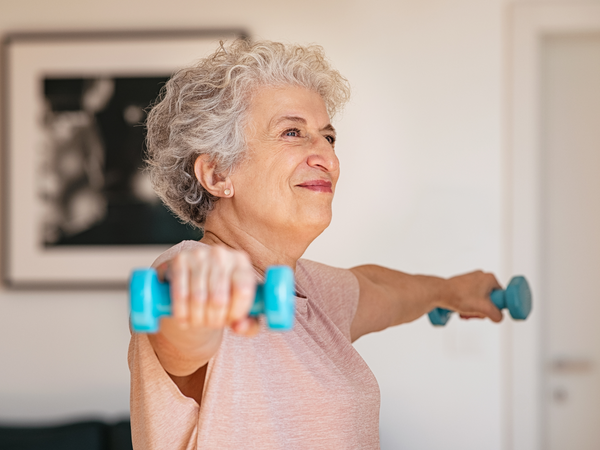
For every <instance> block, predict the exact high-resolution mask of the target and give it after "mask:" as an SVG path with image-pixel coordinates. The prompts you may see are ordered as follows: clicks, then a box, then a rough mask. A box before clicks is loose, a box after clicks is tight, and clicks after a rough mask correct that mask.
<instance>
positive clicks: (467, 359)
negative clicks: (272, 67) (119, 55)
mask: <svg viewBox="0 0 600 450" xmlns="http://www.w3.org/2000/svg"><path fill="white" fill-rule="evenodd" d="M505 12H506V5H505V2H504V1H503V0H451V1H448V0H371V1H366V0H365V1H358V0H355V1H340V0H330V1H325V2H323V1H315V0H305V1H303V2H294V3H288V2H282V1H266V0H263V1H255V2H247V1H243V0H227V1H219V2H208V1H202V0H170V1H168V2H156V1H123V0H119V1H116V0H105V1H102V2H82V1H75V0H60V1H58V0H55V1H52V2H48V1H42V0H35V1H34V0H21V1H19V2H17V1H9V0H0V33H6V32H9V31H23V30H36V31H37V30H61V31H64V30H82V29H83V30H88V29H96V30H97V29H102V30H106V29H108V30H112V29H115V30H121V29H152V28H179V27H186V28H190V27H213V28H214V27H221V26H223V27H238V26H242V27H244V28H246V29H248V30H249V31H250V33H251V35H252V37H254V38H268V39H273V40H283V41H294V42H304V43H308V42H316V43H319V44H321V45H323V46H324V47H325V49H326V50H327V53H328V55H329V57H330V58H331V59H332V60H333V62H334V64H335V65H336V66H337V67H338V68H339V69H340V70H341V71H342V72H343V73H344V74H345V75H346V76H347V77H348V79H349V80H350V82H351V83H352V86H353V91H354V97H353V100H352V102H351V103H350V105H349V106H348V108H347V110H346V112H345V113H344V114H343V115H342V116H341V117H339V118H338V119H337V121H336V122H335V124H336V127H337V128H338V129H339V135H340V138H339V141H338V142H339V145H338V154H339V156H340V158H341V162H342V178H341V181H340V186H339V189H338V193H337V198H336V202H335V218H334V222H333V224H332V225H331V227H330V229H329V230H328V231H326V232H325V233H324V234H323V235H322V236H321V237H320V238H319V239H318V240H317V241H316V242H315V244H314V245H313V246H312V247H311V248H310V249H309V251H308V252H307V255H306V256H307V257H310V258H313V259H316V260H320V261H322V262H326V263H330V264H334V265H339V266H343V267H348V266H351V265H355V264H360V263H367V262H369V263H379V264H384V265H388V266H391V267H394V268H397V269H400V270H404V271H408V272H420V273H434V274H439V275H442V276H448V275H451V274H456V273H460V272H464V271H467V270H471V269H474V268H483V269H486V270H492V271H495V272H498V271H499V270H501V267H502V258H503V254H502V245H503V232H502V198H503V196H502V194H503V191H502V189H503V170H502V164H503V131H502V130H503V116H502V111H503V106H502V101H503V97H502V95H503V63H504V61H503V58H504V53H503V52H504V39H505V36H504V31H505V30H504V28H503V27H504V25H505V24H504V19H505ZM500 275H501V281H502V282H505V281H507V280H506V278H508V275H509V274H500ZM126 301H127V300H126V295H125V293H124V292H87V291H82V292H56V291H55V292H31V291H21V292H10V291H7V290H3V291H0V421H18V420H26V421H38V420H44V421H47V420H53V421H55V420H62V419H64V418H72V417H75V416H79V415H82V414H84V415H88V416H90V415H100V416H103V417H108V418H116V417H119V416H120V415H122V414H126V413H127V411H128V370H127V366H126V350H127V343H128V331H127V306H126ZM501 343H502V327H498V326H494V325H492V324H490V323H488V322H468V323H465V322H461V323H459V322H458V321H457V320H456V319H453V320H452V321H451V323H450V324H449V326H448V327H447V328H446V329H443V330H438V329H433V328H432V327H431V326H430V325H429V324H428V322H427V320H425V319H424V318H423V319H421V320H419V321H417V322H416V323H413V324H410V325H407V326H403V327H400V328H397V329H394V330H388V331H385V332H382V333H378V334H376V335H372V336H368V337H365V338H363V339H361V340H360V341H359V342H358V343H357V345H356V347H357V349H358V350H359V351H360V352H361V354H363V355H364V357H365V359H366V360H367V362H368V363H369V364H370V365H371V367H372V369H373V371H374V373H375V374H376V376H377V378H378V380H379V383H380V386H381V391H382V410H381V436H382V448H384V449H396V448H407V449H411V450H415V449H433V448H446V449H460V450H468V449H473V450H481V449H486V450H495V449H500V448H501V439H502V437H503V434H504V433H505V430H504V428H503V425H502V424H503V403H502V396H503V389H504V387H503V386H504V384H503V378H502V374H503V373H504V372H503V371H504V369H505V366H504V359H503V354H502V346H501Z"/></svg>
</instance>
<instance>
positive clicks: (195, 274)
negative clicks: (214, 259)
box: [190, 249, 209, 327]
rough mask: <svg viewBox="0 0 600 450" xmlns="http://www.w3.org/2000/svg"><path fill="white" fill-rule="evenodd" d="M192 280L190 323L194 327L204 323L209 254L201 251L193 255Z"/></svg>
mask: <svg viewBox="0 0 600 450" xmlns="http://www.w3.org/2000/svg"><path fill="white" fill-rule="evenodd" d="M192 258H193V263H192V270H191V279H190V323H191V325H192V326H194V327H198V326H201V325H202V324H203V323H204V318H205V315H206V302H207V300H208V273H209V271H208V267H209V262H208V252H206V251H205V250H204V249H199V250H198V251H196V252H194V253H193V254H192Z"/></svg>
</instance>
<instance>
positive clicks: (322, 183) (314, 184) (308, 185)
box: [298, 180, 333, 194]
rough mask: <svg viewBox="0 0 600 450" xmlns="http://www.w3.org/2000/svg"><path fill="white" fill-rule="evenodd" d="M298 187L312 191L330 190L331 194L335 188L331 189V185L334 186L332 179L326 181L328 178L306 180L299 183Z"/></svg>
mask: <svg viewBox="0 0 600 450" xmlns="http://www.w3.org/2000/svg"><path fill="white" fill-rule="evenodd" d="M298 187H301V188H305V189H310V190H311V191H314V192H328V193H330V194H331V193H333V190H332V189H331V187H332V184H331V181H326V180H310V181H305V182H304V183H302V184H299V185H298Z"/></svg>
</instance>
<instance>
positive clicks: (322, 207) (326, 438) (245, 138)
mask: <svg viewBox="0 0 600 450" xmlns="http://www.w3.org/2000/svg"><path fill="white" fill-rule="evenodd" d="M348 97H349V88H348V84H347V81H346V80H345V79H344V78H343V77H342V76H341V75H340V74H339V72H337V71H336V70H334V69H333V68H331V67H330V65H329V63H328V62H327V60H326V59H325V57H324V55H323V52H322V49H321V48H320V47H318V46H309V47H302V46H295V45H283V44H279V43H273V42H258V43H254V44H251V43H248V42H246V41H242V40H240V41H236V42H234V43H232V44H231V45H229V46H227V47H223V46H221V47H220V48H219V50H218V51H217V52H216V53H214V54H213V55H211V56H209V57H207V58H205V59H203V60H201V61H200V62H198V63H197V64H196V65H194V66H193V67H190V68H187V69H184V70H181V71H180V72H178V73H177V74H175V75H174V76H173V78H172V79H171V80H170V81H169V82H168V83H167V85H166V87H165V89H164V93H163V98H162V100H161V101H160V103H158V104H157V105H156V106H155V107H154V108H153V109H152V111H151V113H150V115H149V117H148V151H149V163H150V171H151V176H152V179H153V183H154V186H155V189H156V191H157V192H158V193H159V195H160V196H161V198H162V199H163V201H164V202H165V203H166V204H167V205H168V206H169V207H170V208H171V209H172V210H173V211H174V212H175V213H176V214H177V215H178V216H179V217H180V218H181V219H182V220H184V221H186V222H188V223H190V224H193V225H195V226H197V227H200V228H202V229H203V231H204V237H203V238H202V240H201V241H200V242H192V241H186V242H182V243H180V244H178V245H176V246H175V247H173V248H171V249H170V250H168V251H167V252H166V253H164V254H163V255H161V256H160V257H159V258H158V260H157V261H156V262H155V264H154V265H155V267H157V270H158V272H159V275H160V276H161V277H164V278H165V279H167V280H169V281H170V285H171V295H172V302H173V316H172V317H170V318H164V319H163V320H162V322H161V326H160V331H159V332H158V333H157V334H154V335H142V334H134V335H133V336H132V339H131V344H130V349H129V365H130V369H131V378H132V386H131V389H132V390H131V420H132V430H133V443H134V447H135V448H136V449H146V450H148V449H169V450H173V449H197V448H198V449H199V448H202V449H221V450H223V449H248V448H257V449H258V448H259V449H263V450H265V449H376V448H379V430H378V426H379V388H378V385H377V381H376V380H375V377H374V376H373V374H372V373H371V371H370V370H369V368H368V366H367V365H366V364H365V362H364V361H363V359H362V358H361V357H360V355H359V354H358V353H357V352H356V350H355V349H354V348H353V346H352V342H353V341H355V340H356V339H358V338H360V337H361V336H363V335H365V334H367V333H371V332H374V331H380V330H383V329H385V328H387V327H390V326H394V325H399V324H401V323H406V322H410V321H412V320H415V319H417V318H418V317H420V316H422V315H423V314H424V313H427V312H428V311H430V310H431V309H433V308H434V307H443V308H448V309H452V310H455V311H459V313H461V314H462V315H463V316H477V317H489V318H490V319H492V320H493V321H496V322H497V321H500V320H501V318H502V315H501V313H500V311H499V310H498V309H496V307H495V306H494V305H493V304H492V303H491V301H490V300H489V294H490V292H491V290H492V289H494V288H498V287H499V285H498V283H497V281H496V279H495V277H494V276H493V275H491V274H485V273H482V272H473V273H471V274H466V275H462V276H458V277H454V278H450V279H441V278H437V277H429V276H412V275H407V274H404V273H401V272H398V271H395V270H391V269H386V268H383V267H379V266H374V265H365V266H359V267H353V268H351V269H339V268H334V267H329V266H326V265H323V264H319V263H316V262H312V261H308V260H304V259H300V258H301V256H302V254H303V253H304V252H305V250H306V248H307V247H308V246H309V245H310V243H311V242H312V241H313V240H314V239H315V238H316V237H317V236H318V235H319V234H321V233H322V232H323V230H324V229H325V228H326V227H327V226H328V225H329V223H330V221H331V214H332V213H331V204H332V200H333V196H334V193H335V189H336V184H337V181H338V178H339V175H340V165H339V160H338V156H337V154H336V152H335V142H336V131H335V128H334V127H333V126H332V125H331V121H330V119H331V118H332V117H333V116H334V114H335V113H336V112H337V111H339V109H340V108H341V107H342V105H343V104H344V103H345V102H346V101H347V100H348ZM359 182H362V183H365V184H366V183H368V181H366V180H362V181H359ZM362 239H368V232H366V233H365V235H364V236H363V237H362ZM274 264H285V265H288V266H290V267H292V268H293V269H294V272H295V277H296V294H297V298H296V306H297V308H296V322H295V326H294V328H293V330H292V331H290V332H288V333H274V332H269V331H268V330H266V329H265V325H264V323H263V322H262V321H259V320H257V319H255V318H250V317H248V312H249V310H250V308H251V306H252V302H253V298H254V290H255V287H256V284H257V282H258V281H260V279H261V277H262V276H263V274H264V273H265V270H266V268H267V267H268V266H270V265H274Z"/></svg>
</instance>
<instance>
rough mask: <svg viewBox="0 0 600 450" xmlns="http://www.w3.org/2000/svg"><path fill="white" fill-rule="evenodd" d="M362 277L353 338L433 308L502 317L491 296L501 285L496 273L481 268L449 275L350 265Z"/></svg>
mask: <svg viewBox="0 0 600 450" xmlns="http://www.w3.org/2000/svg"><path fill="white" fill-rule="evenodd" d="M350 270H351V271H352V272H353V273H354V274H355V276H356V278H357V279H358V283H359V287H360V296H359V302H358V309H357V311H356V314H355V317H354V320H353V321H352V327H351V334H352V340H356V339H358V338H359V337H361V336H363V335H365V334H367V333H371V332H373V331H380V330H384V329H386V328H387V327H390V326H394V325H400V324H402V323H407V322H411V321H413V320H415V319H418V318H419V317H421V316H422V315H423V314H426V313H428V312H429V311H431V310H432V309H433V308H436V307H441V308H446V309H450V310H453V311H458V312H459V313H460V314H461V315H463V316H464V317H489V318H490V319H491V320H493V321H494V322H500V321H501V320H502V313H501V312H500V311H499V310H498V308H496V306H495V305H494V304H493V303H492V302H491V300H490V293H491V292H492V290H493V289H499V288H500V287H501V286H500V285H499V284H498V281H497V280H496V277H494V275H493V274H491V273H484V272H482V271H480V270H477V271H475V272H470V273H467V274H464V275H458V276H455V277H451V278H448V279H445V278H439V277H433V276H427V275H409V274H406V273H403V272H399V271H397V270H392V269H387V268H385V267H381V266H375V265H366V266H359V267H354V268H352V269H350Z"/></svg>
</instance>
